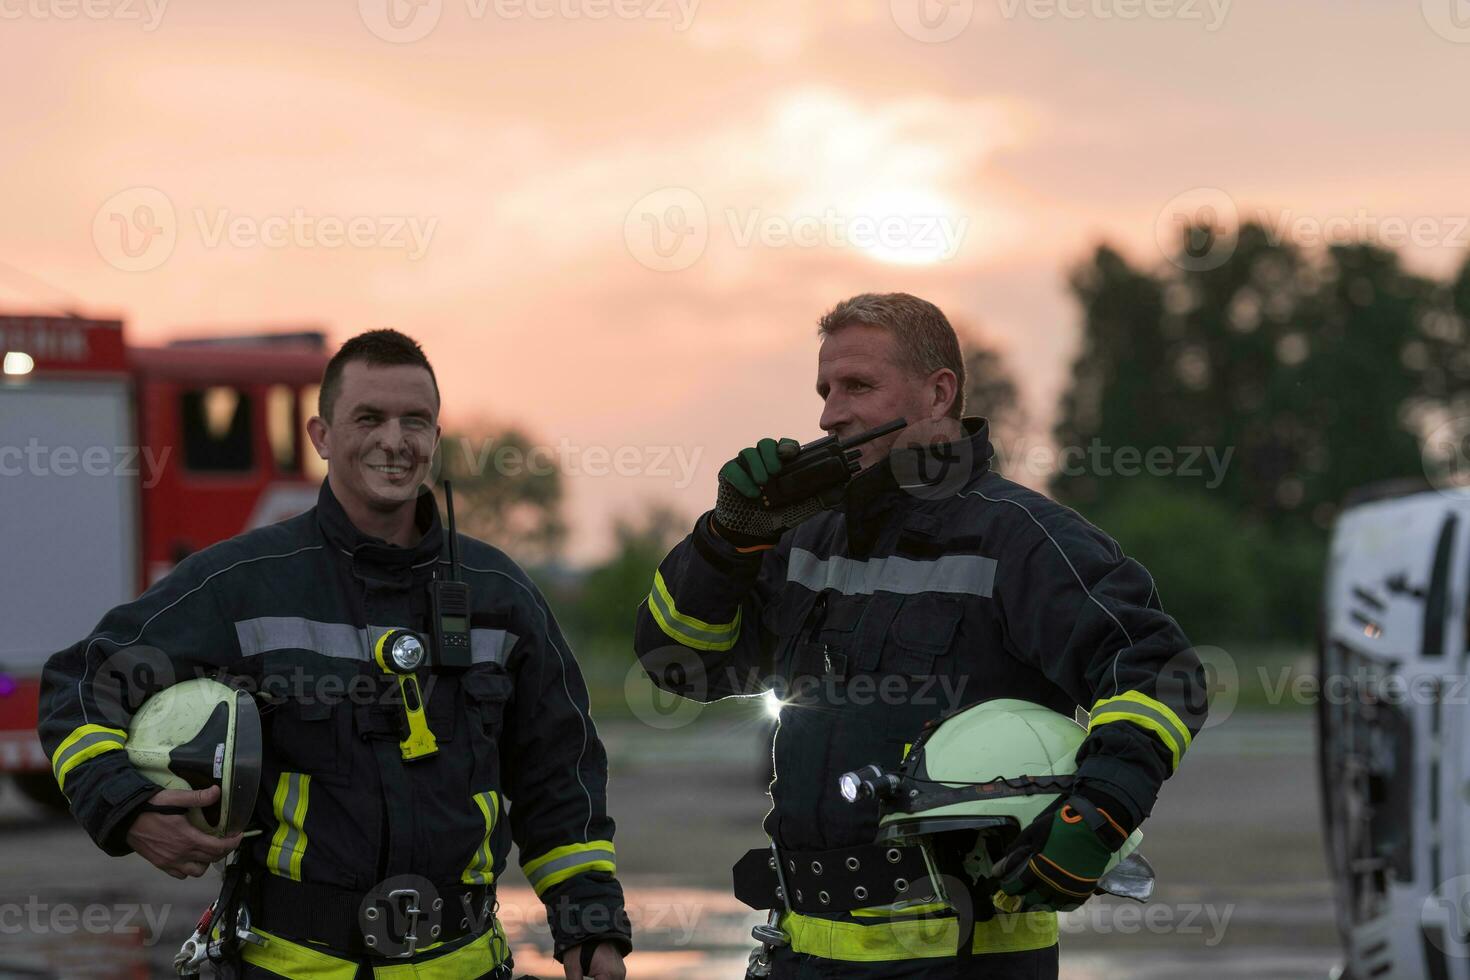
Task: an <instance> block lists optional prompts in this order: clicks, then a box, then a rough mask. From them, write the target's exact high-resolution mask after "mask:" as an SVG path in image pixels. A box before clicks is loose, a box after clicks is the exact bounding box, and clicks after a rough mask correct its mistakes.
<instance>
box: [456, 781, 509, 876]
mask: <svg viewBox="0 0 1470 980" xmlns="http://www.w3.org/2000/svg"><path fill="white" fill-rule="evenodd" d="M474 801H475V805H476V806H478V807H479V808H480V812H481V813H482V814H484V816H485V839H484V841H482V842H481V844H480V846H479V848H477V849H476V850H475V856H474V857H473V858H471V859H470V866H469V867H468V868H466V869H465V872H464V875H463V876H462V878H461V882H462V883H463V884H466V885H488V884H490V883H491V882H493V881H494V880H495V876H494V874H492V873H491V870H490V869H491V867H492V864H493V862H494V858H495V856H494V854H492V853H491V851H490V838H491V837H492V835H494V833H495V818H496V817H497V815H498V814H499V812H500V799H499V797H498V796H497V795H496V793H495V791H494V790H491V791H490V792H488V793H476V794H475V795H474Z"/></svg>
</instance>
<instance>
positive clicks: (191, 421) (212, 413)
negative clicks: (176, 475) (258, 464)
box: [179, 385, 255, 473]
mask: <svg viewBox="0 0 1470 980" xmlns="http://www.w3.org/2000/svg"><path fill="white" fill-rule="evenodd" d="M179 414H180V417H181V423H182V424H181V428H182V429H183V432H184V465H185V466H186V467H188V468H189V469H191V470H193V471H195V472H198V473H240V472H245V471H247V470H249V469H251V468H252V467H253V466H254V465H255V461H254V459H253V456H252V453H251V437H250V396H249V395H246V394H244V393H243V392H240V391H238V390H236V389H234V388H229V387H225V386H223V385H216V386H215V387H212V388H203V389H195V390H194V391H186V392H184V394H183V397H182V399H181V401H180V406H179Z"/></svg>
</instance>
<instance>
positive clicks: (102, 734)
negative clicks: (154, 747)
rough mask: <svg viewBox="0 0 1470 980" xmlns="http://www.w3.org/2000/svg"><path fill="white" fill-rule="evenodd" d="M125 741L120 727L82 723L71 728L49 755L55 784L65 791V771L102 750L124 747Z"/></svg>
mask: <svg viewBox="0 0 1470 980" xmlns="http://www.w3.org/2000/svg"><path fill="white" fill-rule="evenodd" d="M127 743H128V733H127V732H125V731H123V730H122V729H121V728H106V727H104V726H102V725H82V726H80V727H79V728H74V729H72V732H71V734H70V735H68V736H67V737H66V738H64V739H62V740H61V744H60V745H58V746H57V747H56V751H55V752H54V753H52V755H51V773H52V775H54V776H55V777H56V785H57V786H59V787H61V789H62V791H63V792H65V790H66V774H67V773H69V772H71V771H72V770H73V769H75V768H76V767H77V766H79V765H81V764H82V763H83V762H86V761H87V760H88V759H95V758H96V757H97V756H99V755H101V754H102V753H104V752H114V751H116V750H118V749H121V748H126V747H127Z"/></svg>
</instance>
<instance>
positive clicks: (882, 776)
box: [837, 766, 899, 803]
mask: <svg viewBox="0 0 1470 980" xmlns="http://www.w3.org/2000/svg"><path fill="white" fill-rule="evenodd" d="M898 783H899V778H898V777H897V776H895V775H894V774H893V773H891V772H884V771H883V770H882V769H879V768H878V767H877V766H863V767H862V768H861V769H858V770H855V771H853V772H848V773H843V774H842V776H841V778H839V779H838V780H837V789H838V791H839V792H841V793H842V798H843V799H844V800H846V801H847V802H849V803H856V802H857V801H858V800H870V799H875V798H876V799H880V800H887V799H891V798H892V797H894V796H896V795H897V794H898Z"/></svg>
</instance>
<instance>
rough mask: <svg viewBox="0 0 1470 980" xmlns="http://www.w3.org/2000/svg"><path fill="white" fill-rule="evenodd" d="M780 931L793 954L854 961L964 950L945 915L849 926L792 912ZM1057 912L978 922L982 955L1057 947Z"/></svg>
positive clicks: (941, 954) (925, 956)
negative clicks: (785, 937)
mask: <svg viewBox="0 0 1470 980" xmlns="http://www.w3.org/2000/svg"><path fill="white" fill-rule="evenodd" d="M781 930H782V931H783V932H785V933H786V936H787V938H789V939H790V940H791V951H792V952H794V953H806V954H808V955H811V956H819V957H821V958H822V959H826V960H842V961H846V962H849V963H873V962H878V961H881V960H914V959H931V958H939V957H952V956H954V954H955V949H956V948H957V947H958V946H959V941H960V927H959V922H958V921H957V920H956V918H955V917H954V915H953V914H952V913H951V914H949V915H947V916H943V917H928V918H919V919H902V920H896V921H895V920H888V919H875V920H872V921H871V922H844V921H842V920H838V919H820V918H816V917H815V916H809V915H802V914H800V913H798V912H787V913H785V914H784V915H782V916H781ZM1058 932H1059V930H1058V927H1057V914H1056V913H1055V912H1023V913H1021V914H1019V915H1003V914H1002V915H997V916H995V918H993V919H990V920H989V921H988V922H977V923H975V942H974V946H973V949H974V951H975V952H977V953H1017V952H1023V951H1025V950H1031V949H1045V948H1046V947H1048V946H1055V945H1056V943H1057V936H1058Z"/></svg>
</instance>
